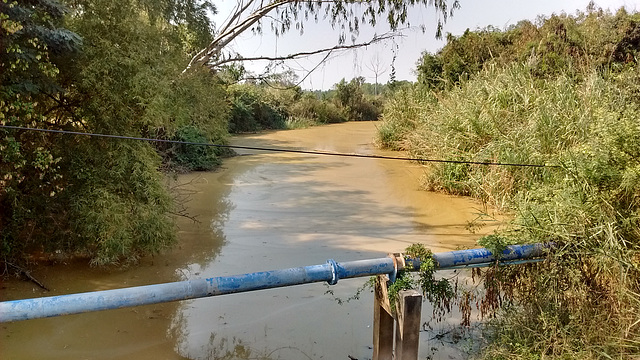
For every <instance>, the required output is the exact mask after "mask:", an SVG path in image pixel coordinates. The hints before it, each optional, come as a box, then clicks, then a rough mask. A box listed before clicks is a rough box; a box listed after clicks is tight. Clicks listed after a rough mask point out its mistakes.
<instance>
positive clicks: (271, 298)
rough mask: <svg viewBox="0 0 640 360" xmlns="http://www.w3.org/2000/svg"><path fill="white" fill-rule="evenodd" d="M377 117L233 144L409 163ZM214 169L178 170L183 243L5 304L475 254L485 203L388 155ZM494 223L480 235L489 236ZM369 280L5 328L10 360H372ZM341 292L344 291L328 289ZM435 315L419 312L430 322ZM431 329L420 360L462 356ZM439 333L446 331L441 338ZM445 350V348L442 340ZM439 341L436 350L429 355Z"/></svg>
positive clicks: (1, 328) (16, 292) (80, 269)
mask: <svg viewBox="0 0 640 360" xmlns="http://www.w3.org/2000/svg"><path fill="white" fill-rule="evenodd" d="M375 126H376V123H375V122H358V123H345V124H337V125H330V126H323V127H315V128H310V129H301V130H289V131H277V132H271V133H266V134H258V135H250V136H242V137H237V138H235V139H233V141H232V142H233V143H234V144H238V145H250V146H268V147H283V148H292V149H313V150H321V151H332V152H347V153H361V154H383V155H396V156H397V155H399V154H398V153H393V152H387V151H381V150H378V149H376V148H375V146H374V145H373V139H374V137H375V131H376V128H375ZM239 154H240V155H242V156H237V157H234V158H231V159H227V160H225V161H224V164H223V166H222V168H221V169H219V170H218V171H216V172H205V173H193V174H187V175H182V176H179V178H178V179H177V180H176V181H175V182H174V184H173V185H177V184H182V185H181V186H180V189H181V191H182V193H183V194H187V195H189V201H188V202H187V203H186V206H187V209H188V211H189V213H190V214H191V215H193V216H196V217H197V218H198V220H199V222H198V223H194V222H192V221H191V220H189V219H186V218H180V219H178V225H179V227H180V231H179V243H178V245H177V246H176V247H175V248H174V249H172V250H170V251H167V252H166V253H163V254H161V255H157V256H153V257H148V258H144V259H142V260H141V261H140V263H139V264H138V265H136V266H133V267H129V268H125V269H96V268H88V267H87V266H86V264H85V262H80V261H76V262H66V263H62V264H58V265H54V266H41V267H39V268H36V269H35V270H34V272H33V275H35V276H36V277H37V278H39V279H40V280H41V281H42V282H44V283H45V284H46V285H47V286H48V287H49V288H50V289H51V291H49V292H44V291H43V290H41V289H40V288H38V287H35V286H33V284H31V283H28V282H24V281H18V280H9V281H5V282H4V283H3V284H2V292H0V299H1V300H13V299H21V298H30V297H40V296H52V295H60V294H68V293H75V292H84V291H94V290H105V289H112V288H119V287H128V286H137V285H147V284H155V283H162V282H170V281H179V280H186V279H196V278H207V277H214V276H224V275H233V274H241V273H247V272H255V271H264V270H273V269H280V268H289V267H298V266H305V265H315V264H323V263H325V262H326V260H327V259H335V260H336V261H350V260H358V259H367V258H376V257H382V256H385V255H386V253H388V252H400V251H402V250H403V249H404V248H405V247H407V246H408V245H410V244H412V243H415V242H420V243H424V244H425V245H426V246H427V247H429V248H430V249H432V250H433V251H434V252H438V251H448V250H454V249H457V248H464V247H474V246H475V240H476V239H477V238H478V237H479V236H480V233H475V234H472V233H470V232H469V231H468V230H467V227H468V226H467V225H468V223H469V221H472V220H474V219H476V218H477V217H478V214H479V213H480V212H481V208H482V207H481V205H480V204H478V203H476V202H473V201H471V200H469V199H465V198H459V197H451V196H447V195H442V194H435V193H429V192H425V191H422V190H420V182H419V179H420V176H421V175H422V173H423V169H422V168H421V167H420V166H419V165H417V164H414V163H409V162H404V161H392V160H378V159H362V158H344V157H333V156H314V155H304V154H289V153H270V152H260V151H253V150H242V151H239ZM492 229H493V227H492V226H486V227H484V228H483V229H482V230H481V232H482V233H487V232H490V231H492ZM366 280H367V279H351V280H340V281H339V283H338V284H337V285H336V286H332V287H329V286H328V285H326V284H309V285H300V286H295V287H289V288H280V289H273V290H262V291H256V292H250V293H243V294H234V295H224V296H218V297H212V298H205V299H197V300H190V301H183V302H179V303H170V304H160V305H148V306H141V307H137V308H130V309H119V310H109V311H102V312H96V313H87V314H78V315H71V316H64V317H58V318H50V319H39V320H29V321H23V322H17V323H9V324H1V325H0V336H1V337H0V358H1V359H153V360H159V359H185V358H186V359H236V358H240V359H348V356H352V357H354V358H358V359H367V358H370V357H371V353H372V350H371V345H372V330H371V326H372V319H373V316H372V314H373V294H371V293H369V292H368V291H367V292H365V293H363V294H362V296H361V297H360V299H359V300H353V301H350V302H348V303H343V304H342V305H340V304H338V302H337V301H336V300H335V298H336V297H337V298H341V299H347V298H349V297H350V296H351V295H353V294H354V293H355V291H356V289H357V288H358V287H359V286H361V285H362V284H363V283H364V282H365V281H366ZM327 290H332V291H333V292H334V294H333V295H332V294H329V293H327ZM430 318H431V310H430V308H429V307H428V306H427V304H425V305H424V307H423V320H424V321H425V322H429V321H430ZM436 331H438V330H437V329H435V330H431V331H423V332H422V333H421V341H422V343H421V358H424V357H426V356H428V355H433V357H434V358H442V359H450V358H464V357H466V356H465V352H464V349H460V348H456V347H447V346H445V347H444V348H442V346H441V345H442V343H441V342H438V341H435V340H433V339H434V338H436V337H435V336H434V332H436ZM436 335H437V334H436ZM445 345H446V344H445ZM437 347H441V349H440V350H437V351H435V350H434V349H432V348H437Z"/></svg>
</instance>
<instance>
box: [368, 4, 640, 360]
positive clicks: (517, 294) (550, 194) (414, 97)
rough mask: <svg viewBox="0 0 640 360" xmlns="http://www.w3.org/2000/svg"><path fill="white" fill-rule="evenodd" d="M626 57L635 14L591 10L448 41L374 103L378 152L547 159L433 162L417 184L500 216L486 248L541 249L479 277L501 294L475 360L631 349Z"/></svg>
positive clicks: (639, 92) (633, 177) (633, 224)
mask: <svg viewBox="0 0 640 360" xmlns="http://www.w3.org/2000/svg"><path fill="white" fill-rule="evenodd" d="M639 55H640V14H638V13H627V12H626V11H624V10H619V11H618V12H617V13H615V14H612V13H609V12H606V11H603V10H600V9H595V8H594V7H590V8H589V9H588V10H587V11H586V12H584V13H578V14H577V15H575V16H568V15H561V16H552V17H551V18H548V19H542V18H541V19H539V21H538V22H537V23H535V24H533V23H531V22H526V21H525V22H521V23H519V24H517V25H516V26H513V27H512V28H510V29H508V30H506V31H498V30H495V29H491V28H490V29H484V30H479V31H475V32H470V31H468V32H466V33H465V34H464V35H462V36H461V37H458V38H456V37H452V36H450V37H449V39H448V44H447V45H446V46H445V47H444V48H443V49H442V50H441V51H440V52H438V53H437V54H428V53H425V54H424V56H423V58H422V59H421V60H420V62H419V63H418V77H419V80H420V84H418V85H416V86H414V87H412V88H408V89H404V90H402V91H399V92H397V93H396V94H395V96H394V97H393V98H392V99H390V100H389V101H388V102H387V103H386V105H385V111H384V115H383V120H384V123H383V125H382V126H381V127H380V132H379V141H380V143H381V144H383V145H385V146H387V147H391V148H394V149H404V150H407V151H409V152H411V153H412V155H413V156H420V157H425V158H439V159H448V160H465V161H478V162H501V163H513V164H535V165H548V167H544V168H534V167H520V166H481V165H467V164H432V165H430V166H429V170H428V174H427V175H426V177H425V179H424V185H425V187H426V188H427V189H430V190H438V191H444V192H448V193H452V194H461V195H471V196H474V197H477V198H479V199H481V200H483V201H484V202H486V203H487V204H489V205H491V206H493V207H496V208H498V209H502V210H503V211H505V212H507V213H509V214H511V215H512V217H513V220H512V222H511V224H510V225H509V226H508V227H506V228H504V229H502V230H501V231H500V232H499V234H496V235H493V236H492V238H491V239H489V240H491V241H490V242H496V241H497V242H498V243H499V244H493V245H494V246H504V245H505V244H510V243H533V242H541V243H553V244H554V248H555V251H554V252H553V254H550V255H549V257H548V258H547V259H546V260H545V261H544V262H542V263H538V264H529V265H523V266H518V267H505V268H499V269H492V270H491V271H490V272H487V273H485V275H484V276H485V278H486V279H490V280H491V283H492V284H493V289H498V290H499V293H501V294H505V295H508V296H507V297H506V298H505V301H501V302H500V305H501V306H500V311H498V313H497V314H498V316H497V317H496V318H495V319H494V320H493V321H491V322H490V323H489V325H488V328H489V330H491V331H490V333H491V338H492V340H493V342H492V343H491V345H490V346H489V347H488V348H486V349H485V350H484V356H485V357H486V358H491V359H513V358H521V359H542V358H593V359H596V358H630V357H632V356H638V355H639V354H640V326H639V324H640V251H639V250H640V230H639V229H640V162H639V159H640V125H639V123H638V119H640V88H639V87H638V84H640V68H639V67H638V60H639ZM485 282H486V281H485ZM494 293H495V292H494ZM507 300H508V301H507Z"/></svg>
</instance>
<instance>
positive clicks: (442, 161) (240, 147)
mask: <svg viewBox="0 0 640 360" xmlns="http://www.w3.org/2000/svg"><path fill="white" fill-rule="evenodd" d="M0 128H4V129H12V130H26V131H38V132H46V133H55V134H66V135H81V136H91V137H101V138H110V139H124V140H138V141H148V142H158V143H170V144H183V145H196V146H210V147H217V148H225V149H243V150H258V151H271V152H284V153H294V154H308V155H328V156H341V157H353V158H366V159H383V160H400V161H415V162H420V163H444V164H469V165H485V166H515V167H533V168H560V166H558V165H546V164H543V165H540V164H518V163H503V162H492V161H465V160H443V159H425V158H408V157H399V156H384V155H366V154H349V153H337V152H323V151H314V150H295V149H282V148H265V147H258V146H244V145H222V144H212V143H200V142H191V141H179V140H166V139H152V138H144V137H134V136H122V135H109V134H96V133H85V132H78V131H67V130H53V129H41V128H31V127H23V126H11V125H0Z"/></svg>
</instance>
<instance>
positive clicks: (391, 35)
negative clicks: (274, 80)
mask: <svg viewBox="0 0 640 360" xmlns="http://www.w3.org/2000/svg"><path fill="white" fill-rule="evenodd" d="M398 36H404V35H402V34H399V33H387V34H384V35H381V36H375V37H373V39H371V40H369V41H367V42H364V43H357V44H351V45H336V46H333V47H330V48H324V49H318V50H313V51H303V52H298V53H294V54H289V55H285V56H256V57H241V56H236V57H230V58H226V59H220V60H218V61H215V62H212V63H209V64H207V66H208V67H209V68H212V69H215V68H217V67H219V66H222V65H224V64H227V63H230V62H236V61H258V60H263V61H284V60H293V59H297V58H301V57H307V56H311V55H316V54H321V53H326V52H333V51H338V50H350V49H356V48H361V47H366V46H369V45H371V44H374V43H377V42H380V41H384V40H389V39H393V38H395V37H398Z"/></svg>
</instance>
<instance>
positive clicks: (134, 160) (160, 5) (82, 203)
mask: <svg viewBox="0 0 640 360" xmlns="http://www.w3.org/2000/svg"><path fill="white" fill-rule="evenodd" d="M207 4H208V2H202V1H198V0H163V1H150V0H149V1H142V0H141V1H138V0H92V1H72V0H69V1H68V2H67V7H64V6H62V5H61V4H60V3H59V2H57V1H55V0H31V1H21V2H13V3H5V2H0V20H1V22H0V24H1V29H0V31H2V36H0V43H1V45H2V48H1V50H2V51H1V52H0V70H1V72H0V78H1V79H2V88H1V89H0V107H1V109H2V112H1V114H2V116H4V118H2V119H0V121H1V122H2V124H7V125H18V126H28V127H40V128H47V129H52V130H71V131H78V132H86V133H107V134H115V135H130V136H154V137H164V138H169V139H197V141H215V142H217V143H220V142H222V141H224V138H225V136H226V135H227V113H228V104H227V103H226V99H225V92H224V88H223V87H222V84H221V82H220V81H219V80H218V79H217V78H216V77H215V76H213V75H212V74H211V72H210V71H207V70H206V69H194V71H193V72H191V73H190V74H186V75H183V76H180V73H181V71H182V70H183V69H184V66H185V65H186V64H187V63H188V61H189V56H188V55H186V53H185V51H188V50H189V49H196V48H200V47H201V46H205V45H206V43H207V42H208V41H209V40H210V29H211V24H210V22H209V20H208V18H207V16H206V13H207V12H210V11H212V10H213V7H212V6H208V5H207ZM80 39H82V42H81V41H80ZM81 43H82V44H83V46H81V47H80V44H81ZM157 150H158V149H156V148H154V146H153V145H151V144H149V143H144V142H140V141H131V140H107V139H104V138H102V139H97V138H89V137H85V136H66V135H60V134H43V133H36V132H32V131H22V130H21V131H14V130H4V129H3V130H0V174H2V175H1V176H0V228H1V229H2V231H0V240H1V246H2V248H1V254H2V255H1V256H2V260H5V261H8V260H14V261H20V260H24V258H25V257H27V256H28V255H29V254H30V253H32V252H34V251H44V252H45V253H48V252H53V251H60V252H62V253H67V254H78V253H79V254H84V255H88V256H89V257H90V258H91V261H92V262H93V263H95V264H104V263H110V262H116V261H119V260H123V259H129V260H131V259H135V258H136V257H138V256H140V255H143V254H147V253H152V252H156V251H158V250H160V249H162V248H164V247H166V246H168V245H169V244H171V243H172V241H173V240H174V239H175V229H174V226H173V221H172V219H171V217H170V214H171V213H172V212H173V211H174V203H173V201H172V198H171V194H169V192H168V191H167V189H166V188H165V186H164V184H163V181H164V179H163V175H162V173H160V172H159V168H160V166H161V160H162V158H161V156H160V155H159V154H158V151H157ZM160 150H161V153H162V154H166V155H167V156H172V157H174V158H175V159H176V161H179V162H180V161H181V162H183V163H184V165H185V166H188V167H192V168H205V167H208V166H211V165H212V164H214V163H215V160H216V159H215V156H216V154H215V153H214V154H212V153H210V152H207V153H204V154H202V155H203V159H194V157H197V156H199V155H200V154H197V153H196V154H194V152H193V151H192V150H193V149H190V148H179V147H178V148H175V149H173V148H169V149H160ZM200 160H205V161H200Z"/></svg>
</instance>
